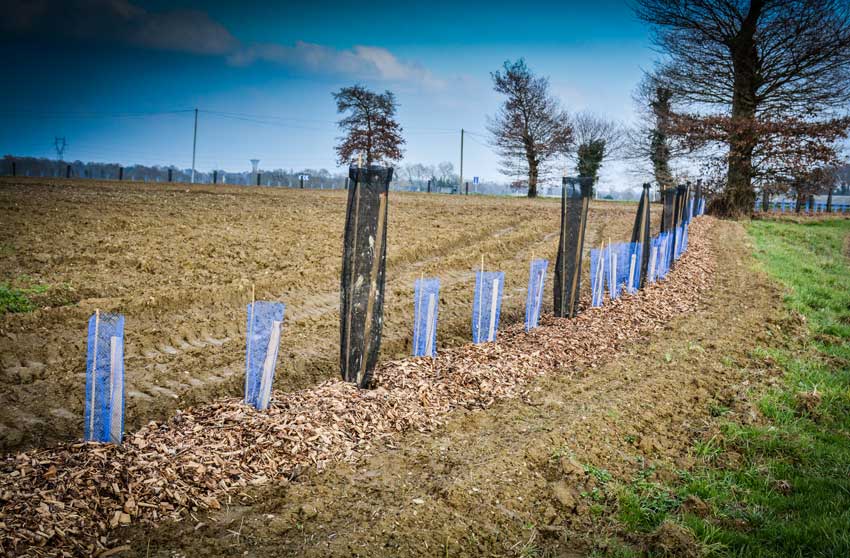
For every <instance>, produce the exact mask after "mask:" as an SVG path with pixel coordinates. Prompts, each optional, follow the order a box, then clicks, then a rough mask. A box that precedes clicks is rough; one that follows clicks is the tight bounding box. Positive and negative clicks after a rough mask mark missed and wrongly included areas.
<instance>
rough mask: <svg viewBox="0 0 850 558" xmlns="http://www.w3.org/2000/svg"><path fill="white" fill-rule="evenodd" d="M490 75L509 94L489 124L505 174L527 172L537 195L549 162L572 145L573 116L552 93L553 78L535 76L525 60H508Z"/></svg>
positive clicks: (531, 190) (532, 191)
mask: <svg viewBox="0 0 850 558" xmlns="http://www.w3.org/2000/svg"><path fill="white" fill-rule="evenodd" d="M490 75H491V77H492V78H493V88H494V89H495V90H496V91H497V92H498V93H502V94H503V95H505V96H506V97H507V99H505V102H504V103H503V104H502V106H501V107H500V108H499V111H498V112H497V113H496V116H495V117H493V118H491V119H490V121H489V123H488V129H489V131H490V133H491V134H492V142H493V145H494V146H495V148H496V150H497V152H498V153H499V156H500V157H501V159H502V161H501V163H502V169H501V170H502V173H503V174H506V175H509V176H518V175H520V174H524V175H526V176H527V178H528V197H530V198H533V197H536V196H537V184H538V182H539V180H540V179H541V177H542V174H541V173H545V171H546V168H547V163H551V162H553V160H554V159H556V158H557V157H558V156H561V155H566V154H567V152H568V151H569V149H570V147H571V145H572V130H571V127H570V123H569V116H568V115H567V113H566V112H565V111H563V110H562V109H561V107H560V103H559V102H558V100H557V99H555V97H553V96H552V94H551V93H550V92H549V80H548V79H547V78H545V77H540V76H535V75H534V74H533V73H532V72H531V70H529V69H528V66H526V64H525V61H524V60H523V59H519V60H517V61H516V62H511V61H506V62H505V63H504V66H503V67H502V70H500V71H497V72H493V73H492V74H490Z"/></svg>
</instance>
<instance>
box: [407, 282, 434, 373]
mask: <svg viewBox="0 0 850 558" xmlns="http://www.w3.org/2000/svg"><path fill="white" fill-rule="evenodd" d="M439 303H440V280H439V279H437V278H429V279H424V278H423V279H417V280H416V283H415V287H414V289H413V356H428V357H433V356H434V355H436V354H437V311H438V309H439V306H440V304H439Z"/></svg>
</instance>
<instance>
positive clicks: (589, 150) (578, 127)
mask: <svg viewBox="0 0 850 558" xmlns="http://www.w3.org/2000/svg"><path fill="white" fill-rule="evenodd" d="M571 124H572V129H573V141H574V143H575V145H576V153H575V158H576V170H577V171H578V175H579V176H581V177H589V178H592V179H593V184H594V190H595V189H596V181H597V179H598V178H599V169H600V167H601V166H602V163H603V162H604V161H606V160H608V159H610V158H612V157H614V156H616V155H618V154H620V153H621V152H622V150H623V147H624V145H625V135H624V133H623V129H622V128H621V127H620V125H619V124H617V123H616V122H613V121H611V120H606V119H605V118H602V117H600V116H597V115H595V114H593V113H590V112H580V113H578V114H576V115H575V116H574V117H573V118H572V122H571Z"/></svg>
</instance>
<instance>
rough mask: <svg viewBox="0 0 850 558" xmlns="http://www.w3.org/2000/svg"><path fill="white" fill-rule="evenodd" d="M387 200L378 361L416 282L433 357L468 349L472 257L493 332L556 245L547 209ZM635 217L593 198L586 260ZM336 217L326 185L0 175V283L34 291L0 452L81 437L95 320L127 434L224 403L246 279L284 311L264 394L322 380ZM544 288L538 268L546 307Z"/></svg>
mask: <svg viewBox="0 0 850 558" xmlns="http://www.w3.org/2000/svg"><path fill="white" fill-rule="evenodd" d="M390 200H391V201H390V209H389V211H390V214H389V245H388V273H387V276H388V285H387V299H386V307H385V327H384V343H383V346H382V354H383V357H384V358H387V357H395V356H402V355H405V354H407V353H408V352H409V350H410V337H411V328H412V310H413V304H412V302H411V301H412V294H413V282H414V281H415V279H416V278H418V277H420V276H421V275H425V276H438V277H440V279H441V282H442V290H441V301H440V302H441V305H440V330H439V335H440V337H439V339H438V342H439V346H440V347H446V346H453V345H458V344H460V343H463V342H466V340H468V339H469V337H470V333H469V329H470V326H469V321H470V320H469V315H470V311H471V310H470V309H471V305H472V294H473V284H474V276H473V272H474V269H475V268H476V267H478V265H480V258H481V255H484V256H485V260H486V267H487V268H488V269H500V270H502V271H504V272H505V274H506V284H507V288H506V289H505V295H504V302H503V304H504V306H503V313H502V319H503V323H505V324H509V323H512V322H516V321H519V320H521V319H522V315H523V311H524V303H525V288H526V282H527V280H528V265H529V261H530V259H531V257H532V256H536V257H540V256H544V257H545V256H549V257H550V258H551V257H552V256H554V252H555V247H556V246H557V230H558V212H559V204H558V201H557V200H534V201H529V200H526V199H505V198H492V197H475V196H470V197H466V196H442V195H431V196H428V195H420V194H397V193H392V194H391V198H390ZM634 211H635V206H634V204H621V203H604V202H600V203H594V204H592V205H591V210H590V216H589V224H588V231H587V245H586V248H587V249H589V248H590V247H591V246H594V245H597V244H599V243H600V242H601V241H603V240H605V241H608V240H609V239H612V240H624V239H627V237H628V235H629V234H630V229H631V225H632V222H633V219H634ZM655 211H656V213H655V214H654V217H655V220H656V222H657V217H658V210H657V209H655ZM344 212H345V192H339V191H336V192H334V191H317V190H289V189H270V188H240V187H229V186H215V187H210V186H191V187H190V186H186V185H179V186H178V185H151V184H141V183H126V182H125V183H109V182H99V183H94V182H74V181H61V180H60V181H44V180H21V179H17V180H16V181H10V180H3V181H0V222H2V223H3V227H0V283H9V284H11V285H13V286H16V285H19V286H28V285H48V286H49V287H50V288H49V290H48V291H47V293H44V294H43V295H40V296H39V298H38V299H37V301H38V303H39V305H40V306H41V308H40V309H39V310H36V311H34V312H30V313H26V314H6V315H4V316H2V317H0V452H2V451H11V450H16V449H21V448H25V447H31V446H43V445H47V444H50V443H53V442H55V441H60V440H67V439H74V438H78V437H79V436H80V435H81V432H82V415H83V399H84V396H83V394H84V388H85V385H84V378H85V332H86V323H87V320H88V317H89V316H90V315H91V314H92V313H93V312H94V310H95V309H96V308H99V309H101V310H102V311H114V312H122V313H124V314H125V316H126V320H127V321H126V330H125V366H126V378H127V410H126V418H127V424H126V429H127V430H128V431H133V430H135V429H137V428H138V427H139V426H141V425H142V424H145V423H146V422H147V421H149V420H162V419H163V418H166V417H168V416H171V415H172V414H173V412H174V410H175V409H177V408H185V407H187V406H190V405H194V404H198V403H203V402H206V401H209V400H211V399H213V398H215V397H218V396H221V395H238V394H239V393H241V390H242V379H243V374H244V364H243V363H244V341H243V339H244V331H243V330H244V323H245V310H244V309H245V305H246V304H247V303H248V302H249V301H250V296H251V295H250V293H251V286H252V285H254V286H255V288H256V296H257V298H258V299H266V300H268V299H273V300H281V301H284V302H285V303H286V304H287V310H286V322H285V331H284V336H283V341H282V347H281V352H280V355H281V358H280V361H279V364H278V373H277V378H276V387H277V388H278V389H283V390H294V389H298V388H302V387H305V386H309V385H313V384H315V383H316V382H318V381H319V380H322V379H325V378H327V377H332V376H335V375H336V374H337V366H338V365H337V358H338V357H337V339H338V331H337V329H338V320H339V315H338V304H339V295H338V288H339V285H338V283H339V268H340V265H341V256H340V253H341V246H342V227H343V219H344ZM586 265H587V264H586ZM550 269H551V267H550ZM551 287H552V281H551V274H550V276H549V279H548V280H547V283H546V288H547V295H546V297H545V301H546V303H547V305H548V311H551V304H552V302H551V298H552V297H551ZM585 288H586V285H585ZM545 311H547V308H546V307H544V312H545Z"/></svg>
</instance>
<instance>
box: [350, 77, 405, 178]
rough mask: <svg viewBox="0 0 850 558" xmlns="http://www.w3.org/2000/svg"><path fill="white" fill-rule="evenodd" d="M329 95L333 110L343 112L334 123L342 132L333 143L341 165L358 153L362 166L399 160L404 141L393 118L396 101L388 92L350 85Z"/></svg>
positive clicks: (356, 156) (354, 157) (399, 128)
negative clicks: (363, 163)
mask: <svg viewBox="0 0 850 558" xmlns="http://www.w3.org/2000/svg"><path fill="white" fill-rule="evenodd" d="M333 98H334V100H335V101H336V108H337V112H338V113H340V114H346V116H345V117H344V118H343V119H342V120H340V121H339V122H338V123H337V124H338V125H339V127H340V129H341V130H342V131H343V132H345V135H344V136H343V137H341V138H338V139H339V143H338V144H337V146H336V153H337V159H338V161H339V163H340V164H341V165H347V164H350V163H352V162H353V161H354V160H355V159H357V158H358V157H359V156H362V157H363V159H364V160H365V163H366V166H369V165H371V164H372V163H389V162H392V161H399V160H401V157H402V150H401V146H402V145H404V143H405V142H404V138H402V137H401V132H402V129H401V126H400V125H399V123H398V122H397V121H396V119H395V114H396V108H397V107H398V104H397V103H396V100H395V96H394V95H393V94H392V92H390V91H384V92H383V93H375V92H373V91H370V90H368V89H366V88H365V87H363V86H362V85H354V86H352V87H343V88H342V89H340V90H339V91H337V92H336V93H333Z"/></svg>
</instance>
